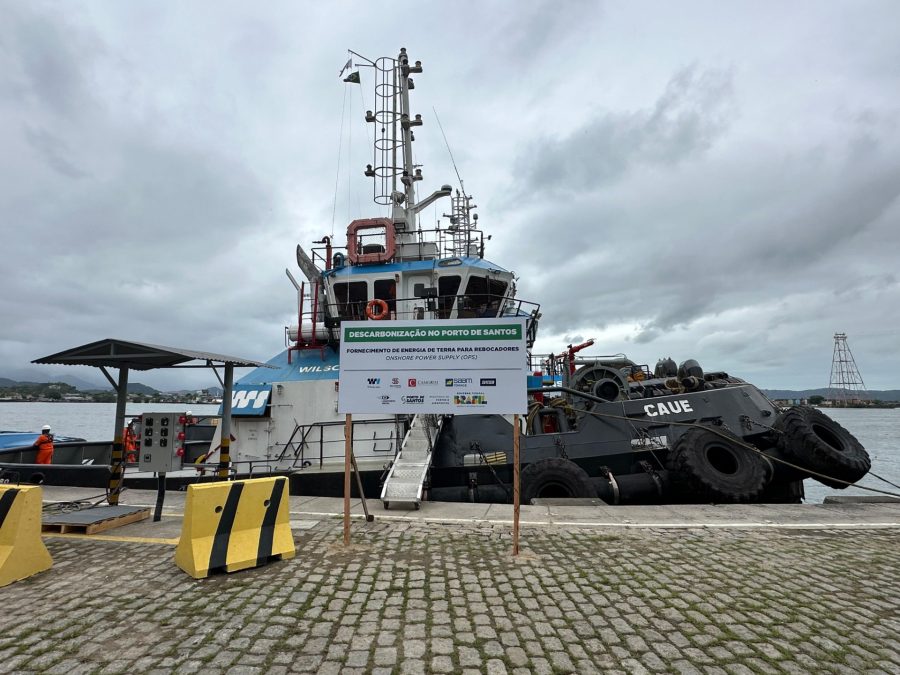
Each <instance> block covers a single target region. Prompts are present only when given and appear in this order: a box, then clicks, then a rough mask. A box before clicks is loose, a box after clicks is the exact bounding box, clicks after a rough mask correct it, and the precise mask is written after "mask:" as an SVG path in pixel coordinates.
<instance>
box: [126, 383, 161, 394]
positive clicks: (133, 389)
mask: <svg viewBox="0 0 900 675" xmlns="http://www.w3.org/2000/svg"><path fill="white" fill-rule="evenodd" d="M128 391H129V393H131V394H158V393H159V390H158V389H154V388H153V387H150V386H148V385H146V384H141V383H140V382H129V383H128Z"/></svg>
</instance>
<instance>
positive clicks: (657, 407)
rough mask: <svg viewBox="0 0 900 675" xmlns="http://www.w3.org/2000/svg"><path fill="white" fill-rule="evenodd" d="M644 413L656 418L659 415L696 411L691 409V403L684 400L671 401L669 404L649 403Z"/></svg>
mask: <svg viewBox="0 0 900 675" xmlns="http://www.w3.org/2000/svg"><path fill="white" fill-rule="evenodd" d="M644 412H645V413H647V415H648V416H649V417H656V416H657V415H671V414H672V413H680V412H694V409H693V408H692V407H691V402H690V401H688V400H687V399H682V400H680V401H669V402H668V403H666V402H665V401H663V402H662V403H649V404H647V405H645V406H644Z"/></svg>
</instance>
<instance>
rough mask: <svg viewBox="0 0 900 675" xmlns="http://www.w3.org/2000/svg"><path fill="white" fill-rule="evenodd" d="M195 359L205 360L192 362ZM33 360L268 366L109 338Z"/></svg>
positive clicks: (147, 366) (146, 366) (133, 366)
mask: <svg viewBox="0 0 900 675" xmlns="http://www.w3.org/2000/svg"><path fill="white" fill-rule="evenodd" d="M191 361H203V362H204V363H196V364H192V363H190V362H191ZM32 363H44V364H60V365H66V366H98V367H110V368H128V369H129V370H151V369H153V368H209V367H213V366H216V365H219V364H222V365H227V364H230V365H232V366H263V367H271V366H266V364H264V363H260V362H259V361H251V360H250V359H239V358H237V357H235V356H225V355H223V354H211V353H209V352H196V351H193V350H191V349H179V348H177V347H162V346H160V345H148V344H145V343H142V342H129V341H126V340H116V339H113V338H107V339H105V340H98V341H97V342H91V343H89V344H86V345H81V346H80V347H73V348H72V349H67V350H65V351H62V352H59V353H58V354H51V355H50V356H44V357H42V358H40V359H35V360H34V361H32Z"/></svg>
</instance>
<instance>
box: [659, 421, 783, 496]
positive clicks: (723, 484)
mask: <svg viewBox="0 0 900 675" xmlns="http://www.w3.org/2000/svg"><path fill="white" fill-rule="evenodd" d="M739 441H740V439H739V438H738V437H737V436H735V435H734V434H732V433H731V432H729V431H726V430H725V429H715V430H713V429H710V428H701V427H693V428H691V429H689V430H688V431H687V432H685V433H684V434H682V435H681V436H679V437H678V439H677V440H676V441H675V445H674V446H673V448H672V450H671V452H670V453H669V457H668V459H667V466H668V469H669V470H670V471H671V472H673V474H674V476H673V478H674V479H675V482H676V484H677V485H678V486H679V487H680V488H681V491H682V493H683V495H685V496H689V497H691V498H696V497H697V496H703V497H704V498H708V499H710V500H712V501H717V502H749V501H752V500H753V499H755V498H756V497H757V496H758V495H759V494H760V493H761V492H762V491H763V490H764V489H765V487H766V486H767V485H768V484H769V481H770V480H771V479H772V470H771V467H770V465H769V463H768V462H767V461H766V460H765V459H763V458H762V457H761V456H760V455H758V454H757V453H755V452H753V451H752V450H750V449H749V448H745V447H743V446H742V445H739V444H738V442H739ZM710 452H716V453H717V458H716V459H715V460H712V459H710ZM726 463H727V464H728V465H729V466H732V465H733V467H734V468H733V470H731V471H725V470H722V469H720V468H719V467H717V466H716V465H717V464H726Z"/></svg>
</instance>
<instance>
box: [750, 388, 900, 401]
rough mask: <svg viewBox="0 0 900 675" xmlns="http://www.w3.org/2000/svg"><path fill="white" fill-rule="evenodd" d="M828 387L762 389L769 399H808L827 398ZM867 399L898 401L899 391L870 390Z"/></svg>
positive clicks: (899, 398)
mask: <svg viewBox="0 0 900 675" xmlns="http://www.w3.org/2000/svg"><path fill="white" fill-rule="evenodd" d="M828 392H829V390H828V387H823V388H821V389H803V390H800V391H795V390H793V389H763V393H765V395H766V396H768V397H769V398H778V399H783V398H809V397H810V396H824V397H825V398H828ZM869 397H870V398H872V399H874V400H877V401H900V389H886V390H880V389H870V390H869Z"/></svg>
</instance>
